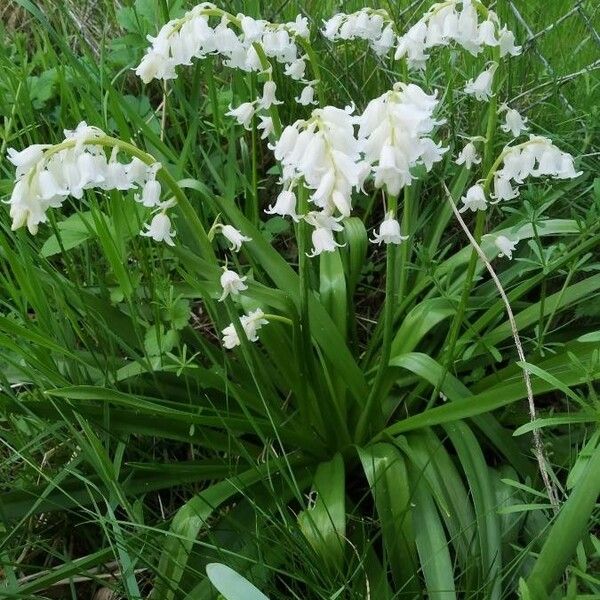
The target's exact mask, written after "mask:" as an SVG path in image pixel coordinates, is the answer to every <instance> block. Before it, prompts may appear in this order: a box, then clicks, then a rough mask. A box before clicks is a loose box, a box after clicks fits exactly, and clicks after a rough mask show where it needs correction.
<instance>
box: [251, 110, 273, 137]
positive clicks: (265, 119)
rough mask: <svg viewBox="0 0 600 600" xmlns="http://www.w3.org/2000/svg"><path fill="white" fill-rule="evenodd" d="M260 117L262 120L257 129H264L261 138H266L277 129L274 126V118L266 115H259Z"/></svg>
mask: <svg viewBox="0 0 600 600" xmlns="http://www.w3.org/2000/svg"><path fill="white" fill-rule="evenodd" d="M258 118H259V121H260V122H259V124H258V125H257V126H256V129H258V131H262V133H261V135H260V139H261V140H264V139H266V138H268V137H269V136H270V135H271V134H272V133H273V132H274V131H275V127H274V126H273V119H272V118H271V117H269V116H266V115H259V117H258Z"/></svg>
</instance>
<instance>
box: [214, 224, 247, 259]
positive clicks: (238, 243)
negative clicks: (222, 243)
mask: <svg viewBox="0 0 600 600" xmlns="http://www.w3.org/2000/svg"><path fill="white" fill-rule="evenodd" d="M219 228H220V230H221V233H222V234H223V236H224V237H225V238H226V239H227V241H228V242H229V243H230V244H231V248H230V249H231V250H232V251H233V252H239V251H240V249H241V247H242V243H243V242H251V241H252V238H250V237H247V236H245V235H242V233H241V232H240V231H238V230H237V229H236V228H235V227H233V226H232V225H221V226H220V227H219Z"/></svg>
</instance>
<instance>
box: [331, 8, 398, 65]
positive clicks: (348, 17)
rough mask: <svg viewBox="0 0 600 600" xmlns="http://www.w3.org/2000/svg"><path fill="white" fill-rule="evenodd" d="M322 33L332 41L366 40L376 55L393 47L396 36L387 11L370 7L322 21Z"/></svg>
mask: <svg viewBox="0 0 600 600" xmlns="http://www.w3.org/2000/svg"><path fill="white" fill-rule="evenodd" d="M322 33H323V36H324V37H326V38H327V39H328V40H331V41H332V42H333V41H337V40H355V39H361V40H366V41H367V42H369V45H370V47H371V49H372V50H373V51H374V52H375V53H376V54H377V55H378V56H384V55H385V54H387V53H388V52H389V51H390V50H391V49H392V48H393V47H394V45H395V43H396V37H397V36H396V34H395V32H394V26H393V23H392V20H391V19H390V16H389V15H388V13H387V12H386V11H385V10H374V9H372V8H363V9H361V10H359V11H357V12H354V13H352V14H344V13H338V14H336V15H334V16H333V17H332V18H331V19H329V20H327V21H324V23H323V30H322Z"/></svg>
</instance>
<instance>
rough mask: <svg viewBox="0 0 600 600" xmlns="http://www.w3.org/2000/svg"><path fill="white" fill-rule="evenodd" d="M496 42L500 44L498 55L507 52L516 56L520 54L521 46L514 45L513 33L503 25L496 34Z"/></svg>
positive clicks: (502, 55)
mask: <svg viewBox="0 0 600 600" xmlns="http://www.w3.org/2000/svg"><path fill="white" fill-rule="evenodd" d="M498 44H499V46H500V56H501V57H504V56H506V55H507V54H510V55H511V56H518V55H519V54H521V46H516V45H515V34H514V33H513V32H512V31H510V30H509V29H507V28H506V26H504V27H503V28H502V29H501V30H500V33H499V35H498Z"/></svg>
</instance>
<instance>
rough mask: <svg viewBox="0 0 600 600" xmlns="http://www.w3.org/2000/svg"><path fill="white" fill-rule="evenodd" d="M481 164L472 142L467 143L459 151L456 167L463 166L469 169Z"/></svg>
mask: <svg viewBox="0 0 600 600" xmlns="http://www.w3.org/2000/svg"><path fill="white" fill-rule="evenodd" d="M480 162H481V157H480V156H479V154H478V153H477V148H476V147H475V144H474V143H473V142H469V143H468V144H466V145H465V147H464V148H463V149H462V150H461V151H460V153H459V155H458V158H457V159H456V164H457V165H463V164H464V165H465V167H466V168H467V169H469V170H470V169H471V167H472V166H473V165H478V164H479V163H480Z"/></svg>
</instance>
